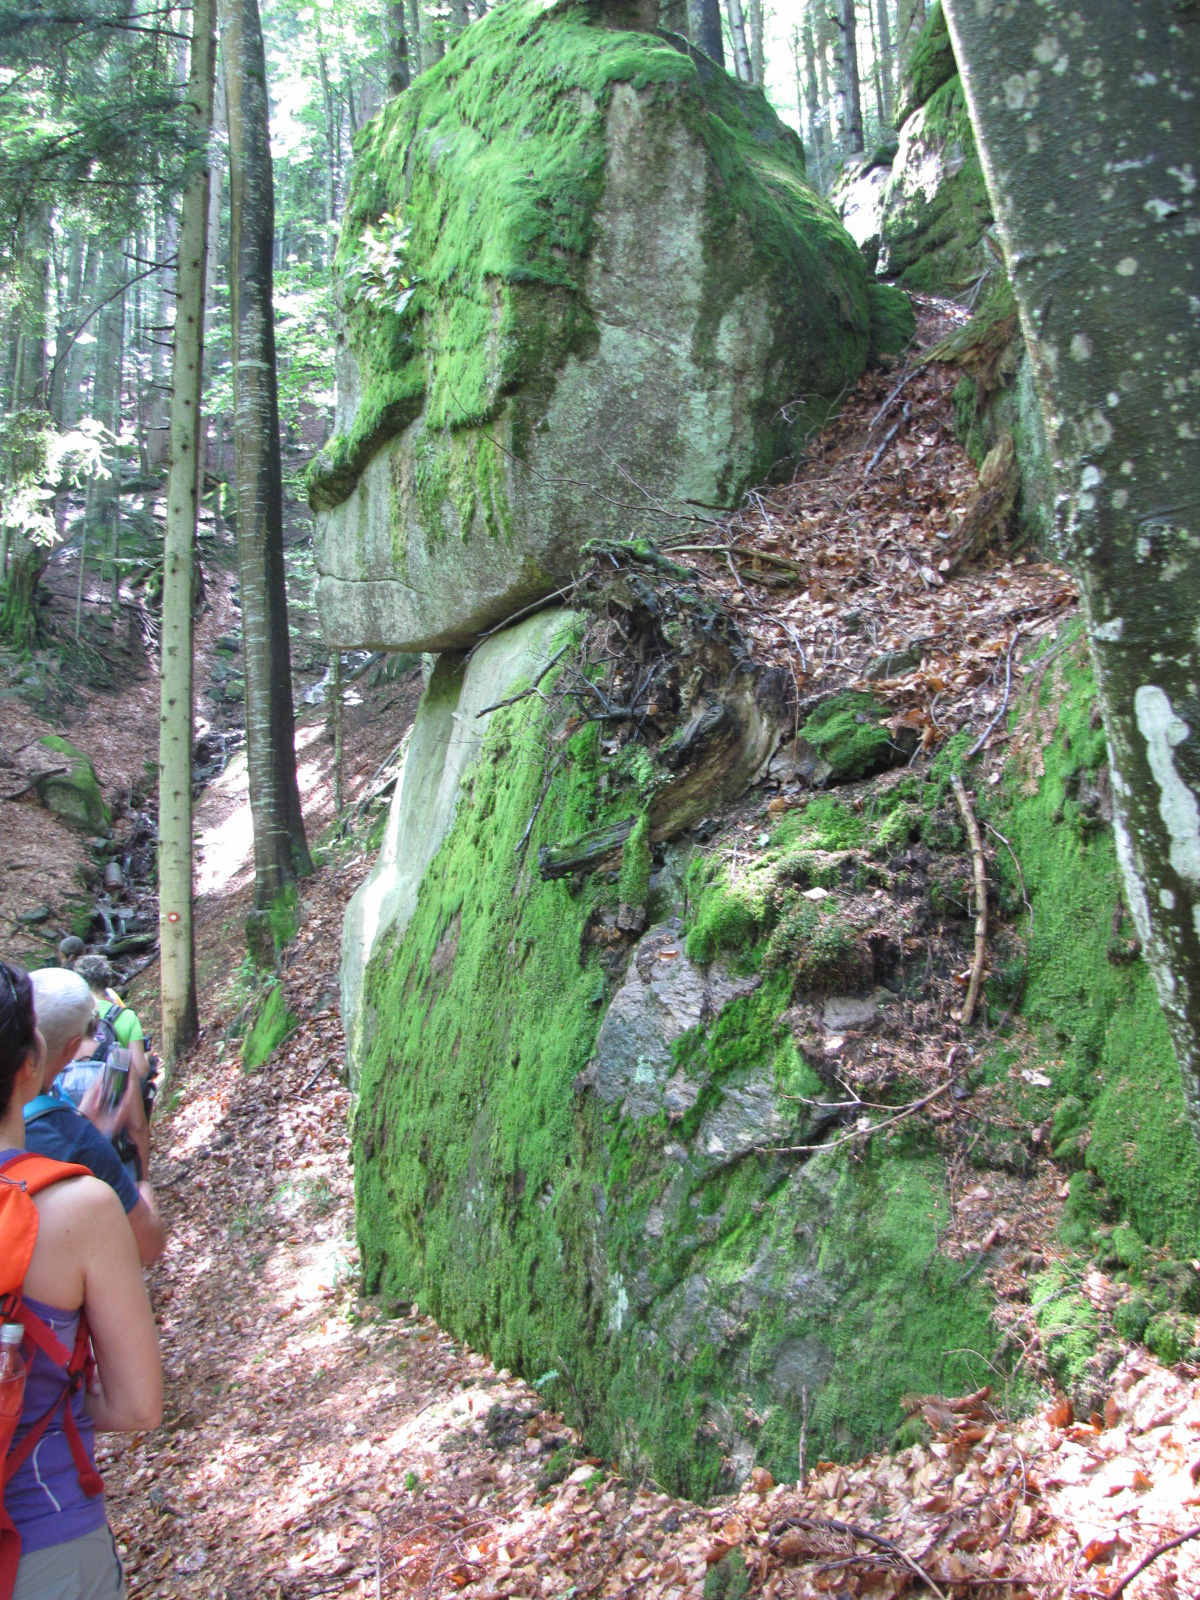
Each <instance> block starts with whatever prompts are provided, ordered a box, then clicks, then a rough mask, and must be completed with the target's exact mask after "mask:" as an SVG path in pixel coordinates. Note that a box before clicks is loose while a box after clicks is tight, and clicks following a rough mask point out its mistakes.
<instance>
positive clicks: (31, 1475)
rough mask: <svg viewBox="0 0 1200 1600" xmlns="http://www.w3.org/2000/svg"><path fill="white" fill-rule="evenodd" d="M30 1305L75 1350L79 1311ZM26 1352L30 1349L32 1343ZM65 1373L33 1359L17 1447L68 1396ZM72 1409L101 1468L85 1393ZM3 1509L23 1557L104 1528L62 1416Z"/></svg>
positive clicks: (37, 1354)
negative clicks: (85, 1486)
mask: <svg viewBox="0 0 1200 1600" xmlns="http://www.w3.org/2000/svg"><path fill="white" fill-rule="evenodd" d="M24 1298H25V1304H26V1305H27V1306H28V1307H29V1309H30V1310H31V1311H35V1312H36V1313H37V1314H38V1316H39V1317H41V1319H42V1321H43V1322H44V1323H45V1324H46V1325H47V1327H49V1328H52V1329H53V1331H54V1332H55V1334H57V1336H58V1337H59V1339H61V1340H62V1342H63V1344H64V1345H65V1346H66V1347H67V1349H68V1350H71V1349H73V1348H74V1345H75V1334H76V1331H77V1329H78V1327H79V1313H78V1312H77V1311H60V1310H59V1309H58V1308H57V1307H55V1306H47V1305H43V1304H42V1302H41V1301H40V1300H34V1299H32V1298H31V1297H30V1296H29V1295H26V1296H25V1297H24ZM25 1348H26V1350H28V1349H29V1348H30V1346H29V1344H28V1342H26V1346H25ZM65 1383H66V1373H65V1371H64V1370H63V1368H62V1367H56V1366H55V1365H54V1363H53V1362H52V1361H51V1360H50V1358H49V1356H46V1355H43V1354H42V1352H41V1351H40V1350H35V1351H34V1353H33V1361H32V1363H31V1365H30V1369H29V1375H28V1377H27V1378H26V1380H25V1403H24V1405H23V1407H22V1409H21V1420H20V1422H19V1423H18V1425H17V1432H16V1437H15V1438H14V1440H13V1444H14V1447H15V1446H16V1445H18V1444H20V1442H21V1440H22V1439H23V1438H24V1437H25V1435H26V1433H28V1431H29V1429H30V1428H31V1427H32V1426H33V1424H34V1423H35V1422H37V1420H38V1419H39V1417H41V1416H42V1415H44V1413H45V1412H46V1411H48V1410H49V1409H50V1407H51V1406H52V1405H54V1404H55V1403H56V1402H57V1401H58V1399H59V1397H60V1396H61V1394H62V1391H63V1385H64V1384H65ZM71 1409H72V1411H73V1412H74V1414H75V1421H76V1422H77V1423H78V1425H79V1433H80V1436H81V1438H82V1440H83V1446H84V1449H85V1450H86V1451H87V1456H88V1460H89V1461H90V1462H91V1463H92V1465H93V1466H94V1465H95V1462H96V1436H95V1428H94V1426H93V1423H92V1419H91V1417H89V1416H88V1415H87V1413H86V1412H85V1411H84V1394H83V1390H82V1389H80V1391H79V1392H78V1393H77V1394H75V1395H73V1396H72V1399H71ZM4 1503H5V1506H6V1508H7V1510H8V1514H9V1516H10V1517H11V1518H12V1520H13V1523H14V1525H15V1527H16V1530H17V1532H18V1533H19V1534H20V1535H21V1554H22V1555H28V1554H29V1553H30V1552H31V1551H33V1550H45V1549H48V1548H49V1546H51V1545H55V1544H65V1543H66V1542H67V1540H68V1539H78V1538H81V1537H82V1536H83V1535H84V1534H85V1533H92V1532H94V1531H95V1530H96V1529H97V1528H102V1527H103V1526H104V1522H105V1517H104V1496H103V1495H100V1494H98V1495H95V1496H94V1497H93V1498H91V1499H89V1498H88V1496H87V1495H86V1494H84V1492H83V1490H82V1489H81V1488H80V1486H79V1474H78V1472H77V1471H76V1470H75V1461H74V1459H73V1457H72V1455H71V1447H70V1444H69V1443H68V1441H67V1435H66V1431H65V1429H64V1428H63V1424H62V1413H61V1411H60V1412H59V1413H58V1415H57V1416H56V1417H55V1419H54V1420H53V1421H52V1422H51V1423H50V1425H49V1427H48V1428H47V1429H46V1431H45V1433H44V1434H43V1435H42V1437H41V1439H39V1441H38V1444H37V1447H36V1449H35V1450H34V1452H33V1454H32V1455H31V1456H30V1457H29V1459H28V1460H27V1461H26V1462H25V1463H24V1464H23V1465H22V1466H21V1467H19V1468H18V1469H17V1471H16V1473H15V1474H14V1475H13V1478H12V1480H11V1482H10V1483H9V1485H8V1490H7V1492H6V1494H5V1496H4Z"/></svg>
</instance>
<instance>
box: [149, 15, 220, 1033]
mask: <svg viewBox="0 0 1200 1600" xmlns="http://www.w3.org/2000/svg"><path fill="white" fill-rule="evenodd" d="M216 24H217V19H216V0H193V7H192V58H191V73H190V76H189V79H188V87H187V98H186V100H185V109H186V115H187V126H188V132H189V134H190V135H191V136H192V137H193V138H194V139H195V140H196V141H197V142H202V141H206V140H208V139H209V138H210V136H211V133H212V126H213V80H214V77H215V73H216V57H217V25H216ZM209 181H210V180H209V164H208V162H207V161H206V162H204V163H203V164H202V165H201V166H199V167H198V168H197V169H196V170H195V171H194V172H193V173H192V175H191V177H190V178H189V179H188V184H187V187H186V189H185V190H184V192H183V204H182V209H181V217H180V228H179V265H178V268H177V270H176V274H175V295H176V298H175V355H174V362H173V365H172V370H171V422H170V461H169V466H168V469H167V524H166V533H165V537H164V540H163V601H162V669H161V702H160V723H159V741H158V906H159V910H158V941H159V968H160V973H161V984H160V987H161V991H162V1045H163V1055H164V1057H165V1058H166V1060H167V1061H169V1062H170V1061H175V1060H177V1059H178V1058H179V1057H180V1056H181V1055H182V1054H183V1052H184V1051H185V1050H186V1049H187V1048H188V1046H189V1045H190V1044H191V1043H192V1042H193V1041H194V1040H195V1038H196V1035H197V1033H198V1031H199V1016H198V1014H197V1009H196V957H195V945H194V942H193V936H192V566H193V561H194V551H195V547H196V516H197V512H198V509H199V500H198V497H197V482H198V472H197V466H196V462H197V457H198V454H199V446H200V398H201V380H202V374H203V361H204V306H205V267H206V257H207V244H208V195H209Z"/></svg>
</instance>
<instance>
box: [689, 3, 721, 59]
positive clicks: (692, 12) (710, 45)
mask: <svg viewBox="0 0 1200 1600" xmlns="http://www.w3.org/2000/svg"><path fill="white" fill-rule="evenodd" d="M688 32H689V34H690V35H691V40H692V43H693V44H694V45H695V46H696V49H697V50H703V52H704V54H705V55H706V56H707V57H708V58H709V60H710V61H715V62H716V63H717V65H718V66H719V67H723V66H724V65H725V41H724V38H723V37H722V33H721V0H688Z"/></svg>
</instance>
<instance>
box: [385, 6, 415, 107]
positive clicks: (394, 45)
mask: <svg viewBox="0 0 1200 1600" xmlns="http://www.w3.org/2000/svg"><path fill="white" fill-rule="evenodd" d="M383 22H384V33H385V39H384V45H385V50H386V60H387V81H388V93H389V94H391V95H397V94H402V93H403V92H404V90H405V89H407V88H408V84H409V76H408V29H407V28H406V27H405V23H404V0H386V4H385V6H384V12H383Z"/></svg>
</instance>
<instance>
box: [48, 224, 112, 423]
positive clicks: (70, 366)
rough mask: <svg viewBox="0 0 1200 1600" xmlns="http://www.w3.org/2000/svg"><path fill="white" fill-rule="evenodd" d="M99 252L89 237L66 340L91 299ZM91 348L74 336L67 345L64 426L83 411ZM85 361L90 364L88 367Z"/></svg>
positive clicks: (80, 320)
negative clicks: (68, 346) (76, 299)
mask: <svg viewBox="0 0 1200 1600" xmlns="http://www.w3.org/2000/svg"><path fill="white" fill-rule="evenodd" d="M101 255H102V251H101V249H100V245H99V244H98V242H97V241H96V240H95V239H92V240H90V241H89V243H88V246H87V254H86V257H85V259H84V264H83V278H82V281H81V283H80V289H79V301H78V304H77V305H76V308H75V315H74V317H73V319H72V326H71V327H70V328H69V329H68V331H67V338H68V339H69V338H70V337H71V335H72V334H73V333H74V331H75V329H76V328H77V327H78V326H79V324H80V322H82V320H83V318H84V317H85V316H86V315H87V311H88V309H89V308H90V307H91V306H92V305H93V303H94V302H95V298H96V282H97V279H98V277H99V272H100V258H101ZM91 348H92V347H90V346H81V345H80V343H79V340H78V339H76V340H74V342H73V343H72V344H71V346H70V349H68V350H67V356H66V360H65V361H64V362H63V371H64V377H63V393H62V425H63V427H64V428H73V427H74V426H75V424H76V423H77V422H78V421H79V419H80V417H81V416H82V415H83V414H84V399H83V396H84V390H85V389H86V387H87V385H88V382H89V378H90V374H91V372H92V370H93V369H94V366H95V363H94V361H93V360H92V359H91V357H90V356H89V354H88V351H89V349H91ZM57 359H58V357H57V356H55V360H57ZM89 362H90V363H91V365H90V366H89Z"/></svg>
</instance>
